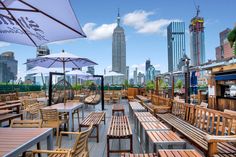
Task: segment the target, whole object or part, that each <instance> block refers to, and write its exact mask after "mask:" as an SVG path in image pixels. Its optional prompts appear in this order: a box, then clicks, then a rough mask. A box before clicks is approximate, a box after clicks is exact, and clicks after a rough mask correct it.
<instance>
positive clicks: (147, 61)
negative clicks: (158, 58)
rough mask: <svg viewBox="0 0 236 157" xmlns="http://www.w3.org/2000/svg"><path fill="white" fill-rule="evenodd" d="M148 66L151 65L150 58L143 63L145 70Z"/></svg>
mask: <svg viewBox="0 0 236 157" xmlns="http://www.w3.org/2000/svg"><path fill="white" fill-rule="evenodd" d="M150 66H151V61H150V59H148V60H146V63H145V69H146V72H147V70H148V68H149V67H150Z"/></svg>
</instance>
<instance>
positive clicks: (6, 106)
mask: <svg viewBox="0 0 236 157" xmlns="http://www.w3.org/2000/svg"><path fill="white" fill-rule="evenodd" d="M20 106H21V103H17V104H10V105H4V106H0V110H3V109H8V108H14V107H20Z"/></svg>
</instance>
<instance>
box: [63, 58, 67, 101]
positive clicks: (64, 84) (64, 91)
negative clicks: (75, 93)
mask: <svg viewBox="0 0 236 157" xmlns="http://www.w3.org/2000/svg"><path fill="white" fill-rule="evenodd" d="M63 72H64V105H66V74H65V62H64V61H63Z"/></svg>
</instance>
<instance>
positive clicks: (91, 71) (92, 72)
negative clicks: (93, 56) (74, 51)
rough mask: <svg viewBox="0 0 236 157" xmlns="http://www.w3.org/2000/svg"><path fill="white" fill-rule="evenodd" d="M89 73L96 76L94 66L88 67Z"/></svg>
mask: <svg viewBox="0 0 236 157" xmlns="http://www.w3.org/2000/svg"><path fill="white" fill-rule="evenodd" d="M87 73H89V74H92V75H94V74H95V69H94V66H88V69H87Z"/></svg>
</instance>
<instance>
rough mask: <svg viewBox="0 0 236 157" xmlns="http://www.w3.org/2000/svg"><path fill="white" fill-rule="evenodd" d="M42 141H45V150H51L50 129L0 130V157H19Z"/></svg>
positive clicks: (51, 137) (51, 136) (51, 133)
mask: <svg viewBox="0 0 236 157" xmlns="http://www.w3.org/2000/svg"><path fill="white" fill-rule="evenodd" d="M43 140H47V149H48V150H52V149H53V131H52V128H0V156H1V157H16V156H19V155H20V154H22V153H23V152H25V151H27V150H28V149H29V148H31V147H32V146H34V145H36V144H37V143H38V142H41V141H43Z"/></svg>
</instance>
